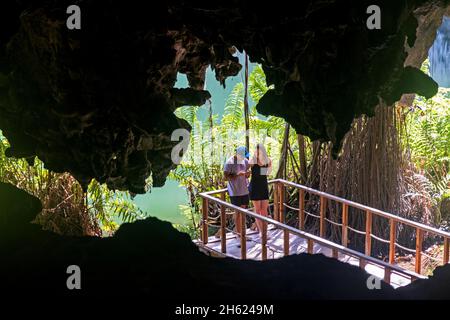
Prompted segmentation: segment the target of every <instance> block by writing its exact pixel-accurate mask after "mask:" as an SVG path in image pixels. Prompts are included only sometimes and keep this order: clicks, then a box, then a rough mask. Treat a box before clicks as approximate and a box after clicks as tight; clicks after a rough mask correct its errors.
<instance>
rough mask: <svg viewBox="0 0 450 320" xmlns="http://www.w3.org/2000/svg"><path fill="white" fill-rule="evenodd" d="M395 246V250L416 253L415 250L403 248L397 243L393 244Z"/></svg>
mask: <svg viewBox="0 0 450 320" xmlns="http://www.w3.org/2000/svg"><path fill="white" fill-rule="evenodd" d="M395 246H396V247H397V248H400V249H402V250H405V251H408V252H411V253H416V250H413V249H410V248H406V247H404V246H401V245H399V244H398V243H395Z"/></svg>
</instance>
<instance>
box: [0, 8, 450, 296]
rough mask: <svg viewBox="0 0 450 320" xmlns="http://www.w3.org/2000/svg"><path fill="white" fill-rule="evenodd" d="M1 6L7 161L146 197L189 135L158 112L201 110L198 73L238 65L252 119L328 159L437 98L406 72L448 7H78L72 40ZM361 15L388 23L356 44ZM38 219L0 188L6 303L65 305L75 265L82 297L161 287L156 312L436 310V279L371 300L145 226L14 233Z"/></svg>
mask: <svg viewBox="0 0 450 320" xmlns="http://www.w3.org/2000/svg"><path fill="white" fill-rule="evenodd" d="M8 2H9V4H10V7H9V8H8V10H2V11H0V128H1V130H2V131H3V133H4V135H5V136H6V137H7V138H8V140H9V141H10V143H11V148H10V149H9V150H8V156H10V157H19V158H27V159H30V161H31V159H33V158H34V157H35V156H37V157H39V158H40V159H41V160H43V161H44V163H45V165H46V167H47V168H49V169H51V170H53V171H55V172H70V173H71V174H73V176H74V177H75V178H76V179H77V180H78V181H80V183H81V184H82V185H84V186H86V185H87V184H88V183H89V181H90V180H91V179H93V178H95V179H96V180H97V181H99V182H101V183H106V184H107V185H108V186H109V187H110V188H111V189H118V190H129V191H131V192H133V193H143V192H145V181H146V179H147V178H148V177H149V176H151V177H152V180H153V186H156V187H157V186H161V185H163V184H164V182H165V179H166V177H167V175H168V173H169V171H170V170H171V169H173V168H174V166H175V165H174V164H173V163H172V161H171V158H170V153H171V150H172V148H173V146H174V145H175V143H176V142H173V141H171V138H170V135H171V133H172V131H173V130H174V129H177V128H186V129H189V125H188V123H186V122H185V121H184V120H181V119H178V118H177V117H176V116H175V115H174V114H173V111H174V110H175V109H176V108H177V107H179V106H182V105H202V104H204V103H205V101H206V100H207V99H208V98H209V97H210V94H209V93H208V92H207V91H205V90H204V82H205V72H206V68H207V67H208V66H211V67H212V68H213V70H214V71H215V76H216V79H217V81H219V82H220V83H221V84H223V85H226V78H227V77H229V76H233V75H236V74H237V73H238V72H239V70H240V69H241V67H242V66H241V65H240V64H239V62H238V61H237V58H236V57H234V56H233V52H234V50H236V49H237V50H239V51H243V50H245V51H246V52H247V53H248V54H249V57H250V58H251V61H252V62H257V63H259V64H261V65H262V66H263V69H264V72H265V74H266V76H267V82H268V84H273V85H274V89H272V90H270V91H269V92H267V94H266V95H265V96H264V97H263V98H262V99H261V101H260V102H259V104H258V106H257V109H258V111H259V112H260V113H262V114H265V115H269V114H270V115H276V116H280V117H283V118H285V119H286V120H287V121H288V122H289V123H290V124H291V125H292V126H293V127H294V128H295V129H296V130H297V132H299V133H302V134H304V135H307V136H309V137H310V138H311V139H314V140H316V139H318V140H323V141H331V142H333V145H334V152H335V156H338V154H339V150H340V144H341V141H342V139H343V136H344V135H345V133H346V132H347V131H348V129H349V128H350V125H351V123H352V121H353V119H354V118H355V117H357V116H359V115H361V114H367V115H372V114H373V112H374V109H375V107H376V106H377V105H378V103H379V101H380V100H383V101H384V102H385V103H386V104H387V105H390V104H393V103H394V102H396V101H398V100H400V99H401V98H402V95H403V94H412V93H416V94H420V95H422V96H425V97H431V96H433V95H434V94H435V93H436V91H437V84H436V82H434V81H433V80H432V79H431V78H430V77H428V76H427V75H425V74H424V73H422V72H421V71H420V70H419V69H418V68H419V67H420V65H421V63H422V62H423V61H424V60H425V58H426V56H427V54H428V49H429V48H430V47H431V45H432V43H433V41H434V39H435V36H436V30H437V29H438V27H439V26H440V25H441V21H442V17H443V16H444V15H445V14H448V12H449V10H450V9H449V8H450V7H449V5H448V1H431V0H429V1H425V0H415V1H406V0H402V1H387V0H378V1H370V2H369V1H352V2H347V1H344V0H329V1H301V2H296V3H293V2H292V1H281V3H279V4H278V5H277V6H274V7H273V6H270V7H269V6H262V5H255V4H254V3H252V2H250V1H249V2H242V1H234V0H233V1H214V2H212V1H203V0H194V1H183V0H171V1H167V2H152V5H151V7H150V8H146V6H145V5H144V4H143V1H136V2H131V3H130V2H128V3H127V6H124V5H123V4H121V3H120V2H119V1H110V2H108V5H104V4H102V3H100V2H98V1H93V0H80V1H77V4H78V5H79V6H80V7H82V8H83V20H82V21H83V22H82V28H81V30H75V31H73V30H72V31H70V30H68V29H67V28H66V26H65V20H66V17H67V14H66V8H67V6H68V5H70V4H71V2H72V1H68V0H64V1H56V0H40V1H28V0H20V1H8ZM370 4H377V5H379V6H380V7H381V8H383V11H384V12H389V14H383V15H382V26H383V27H382V28H381V30H368V29H367V28H366V23H365V21H366V18H367V14H366V8H367V6H368V5H370ZM280 35H282V36H280ZM178 73H182V74H186V75H187V79H188V81H189V86H190V87H189V88H186V89H176V88H174V84H175V82H176V77H177V74H178ZM39 211H40V203H39V201H38V200H37V199H36V198H34V197H32V196H30V195H28V194H26V193H25V192H23V191H21V190H18V189H17V188H15V187H12V186H10V185H6V184H0V255H1V256H2V257H7V258H5V259H2V260H4V262H6V263H2V264H0V277H1V278H2V279H1V282H2V284H3V285H4V286H5V287H7V288H11V291H17V292H20V291H23V290H24V288H27V290H29V291H30V292H33V293H35V291H36V292H42V291H48V292H53V293H55V292H58V293H59V292H61V293H62V294H69V292H67V290H66V287H65V285H64V284H65V279H66V273H65V267H66V266H67V265H68V264H73V263H77V264H79V265H80V266H83V267H84V269H85V270H86V273H85V276H86V278H85V279H86V285H85V287H84V290H83V293H84V294H86V293H88V294H101V293H102V292H109V294H124V293H127V292H133V294H148V295H151V294H152V293H154V292H161V296H160V298H168V296H164V294H163V293H162V292H164V290H163V288H166V287H170V288H172V289H173V290H171V292H170V297H185V296H186V295H192V292H195V293H198V296H199V297H200V298H203V299H208V297H211V295H210V293H211V292H214V293H216V294H215V295H214V298H220V295H221V294H223V295H224V296H230V295H233V297H235V298H239V297H243V295H244V294H245V295H248V294H251V295H252V296H254V297H266V298H276V299H301V298H335V299H338V298H339V299H352V298H356V299H377V298H386V299H395V298H401V299H411V298H443V297H447V298H448V297H450V286H445V283H448V280H449V279H448V278H449V277H450V268H449V267H448V266H446V267H442V268H439V269H438V270H436V272H435V275H434V276H433V277H431V278H430V279H429V280H418V281H416V282H415V283H414V284H412V285H410V286H407V287H404V288H402V289H398V290H394V289H392V288H391V287H389V286H387V285H383V288H382V289H381V290H376V291H370V290H368V289H367V287H366V285H365V283H366V275H365V272H363V271H361V270H360V269H358V268H356V267H351V266H348V265H344V264H342V263H339V262H337V261H334V260H332V259H329V258H326V257H323V256H315V255H307V254H302V255H298V256H292V257H287V258H283V259H280V260H279V261H271V262H266V263H257V262H252V261H234V260H231V259H213V258H210V257H207V256H204V255H203V254H202V253H200V252H199V251H198V250H197V248H196V246H195V245H194V244H193V243H192V242H191V241H190V239H189V237H188V236H187V235H185V234H182V233H179V232H177V231H176V230H175V229H173V228H172V227H171V226H170V224H168V223H164V222H161V221H159V220H157V219H153V218H149V219H146V220H144V221H139V222H136V223H133V224H124V225H123V226H122V227H121V228H120V230H119V231H118V232H117V233H116V235H115V236H114V237H112V238H105V239H100V238H94V237H85V238H71V237H62V236H57V235H55V234H52V233H49V232H44V231H42V230H40V228H39V227H38V226H37V225H33V224H30V223H29V222H30V221H31V220H33V218H34V216H35V215H36V214H37V213H38V212H39ZM155 242H156V243H164V245H163V246H160V247H155V246H154V245H152V244H154V243H155ZM250 272H251V273H252V275H250ZM117 273H120V274H121V275H122V276H121V277H120V278H118V279H117V277H115V276H114V275H115V274H117ZM36 274H39V277H36V276H35V275H36ZM55 275H60V276H56V277H55ZM254 275H257V276H256V277H255V276H254ZM112 278H113V279H117V280H116V281H114V282H112V281H111V279H112ZM293 278H295V279H297V280H295V281H292V279H293ZM260 279H264V281H261V280H260ZM61 283H62V284H63V285H61ZM205 283H207V284H208V285H207V289H205V288H204V287H205ZM330 283H332V284H333V285H332V286H330V285H329V284H330ZM186 287H189V288H191V291H189V292H187V291H186V290H184V288H186ZM29 288H32V289H29ZM43 288H45V290H44V289H43ZM249 291H250V292H249Z"/></svg>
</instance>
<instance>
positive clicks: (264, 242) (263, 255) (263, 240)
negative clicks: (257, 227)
mask: <svg viewBox="0 0 450 320" xmlns="http://www.w3.org/2000/svg"><path fill="white" fill-rule="evenodd" d="M262 226H263V229H262V237H261V259H262V260H263V261H264V260H267V223H266V222H265V221H263V223H262Z"/></svg>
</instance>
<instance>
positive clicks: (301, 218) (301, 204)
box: [298, 189, 305, 230]
mask: <svg viewBox="0 0 450 320" xmlns="http://www.w3.org/2000/svg"><path fill="white" fill-rule="evenodd" d="M298 226H299V229H300V230H305V190H303V189H300V190H299V194H298Z"/></svg>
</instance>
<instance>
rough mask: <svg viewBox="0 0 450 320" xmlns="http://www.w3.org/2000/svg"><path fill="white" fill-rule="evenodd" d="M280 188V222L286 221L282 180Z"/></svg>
mask: <svg viewBox="0 0 450 320" xmlns="http://www.w3.org/2000/svg"><path fill="white" fill-rule="evenodd" d="M279 188H280V190H279V191H280V220H279V222H281V223H284V209H285V208H284V184H283V183H282V182H281V183H280V184H279Z"/></svg>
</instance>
